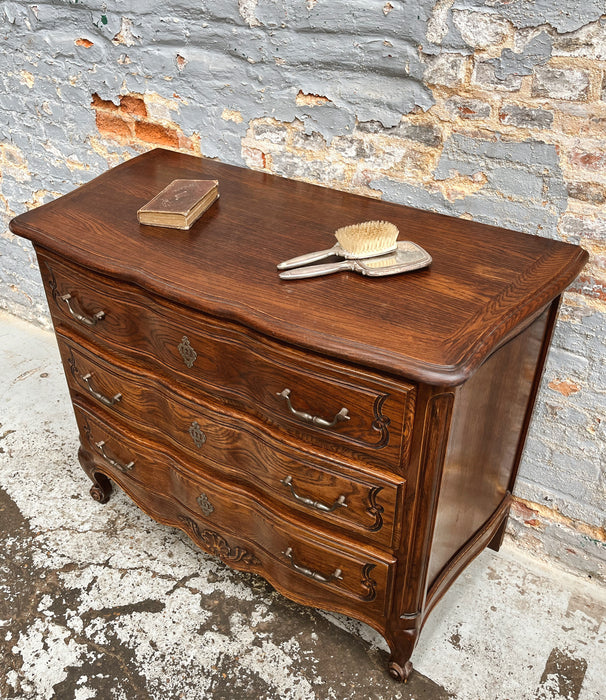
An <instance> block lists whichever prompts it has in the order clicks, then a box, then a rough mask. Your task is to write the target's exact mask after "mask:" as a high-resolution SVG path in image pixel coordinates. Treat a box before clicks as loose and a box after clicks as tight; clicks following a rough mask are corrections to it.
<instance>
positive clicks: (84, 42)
mask: <svg viewBox="0 0 606 700" xmlns="http://www.w3.org/2000/svg"><path fill="white" fill-rule="evenodd" d="M76 46H84V48H85V49H90V47H91V46H93V42H92V41H89V40H88V39H82V38H81V39H76Z"/></svg>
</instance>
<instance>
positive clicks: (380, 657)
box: [0, 314, 606, 700]
mask: <svg viewBox="0 0 606 700" xmlns="http://www.w3.org/2000/svg"><path fill="white" fill-rule="evenodd" d="M0 393H1V403H0V406H1V408H0V424H1V425H0V540H1V542H0V552H2V554H1V559H0V590H1V595H0V697H2V698H7V699H8V698H19V699H20V700H29V699H30V698H31V699H33V698H35V699H39V698H40V699H47V698H59V699H63V698H74V700H87V699H88V698H100V699H102V700H110V699H119V700H122V699H124V700H132V699H133V698H136V699H138V698H150V699H154V700H156V699H158V700H173V699H177V698H179V699H184V700H190V699H191V700H193V699H196V700H199V699H201V698H204V699H209V700H221V699H225V700H234V699H235V700H239V699H243V700H245V699H249V698H255V699H262V698H267V699H272V700H273V699H276V700H277V699H280V700H287V699H291V698H292V699H297V700H299V699H300V700H308V699H309V700H311V699H318V700H320V699H322V700H324V699H325V698H326V699H328V698H335V699H338V700H341V699H345V698H348V699H349V698H355V699H362V698H365V699H366V698H373V699H375V698H376V699H377V700H380V699H385V700H387V699H388V698H394V699H395V698H402V699H412V698H415V699H416V700H423V699H431V700H441V699H442V698H461V699H469V700H501V699H502V700H524V699H529V700H530V699H535V698H538V699H541V700H549V699H555V698H566V699H571V700H573V699H577V698H578V699H579V700H590V699H592V700H593V699H595V700H598V698H605V697H606V681H605V673H604V671H605V667H606V663H605V662H606V621H605V612H606V593H605V591H604V590H603V589H601V588H599V587H598V586H597V585H595V584H593V585H592V584H590V583H588V582H586V581H585V580H583V579H581V578H577V577H575V576H571V575H569V574H566V573H563V572H561V571H559V570H557V569H555V568H546V567H545V566H544V565H541V564H540V563H538V562H535V561H533V560H531V559H529V558H528V557H527V556H525V555H523V554H521V553H520V552H519V551H517V550H516V548H515V547H514V546H513V545H512V544H511V543H508V542H506V544H505V545H504V547H503V549H502V550H501V552H500V553H498V554H495V553H494V552H492V551H486V552H484V553H482V555H480V557H478V559H477V560H476V561H475V562H474V563H473V564H472V565H471V566H470V567H469V568H468V570H467V571H466V572H465V573H464V574H463V575H462V576H461V577H460V578H459V580H458V581H457V582H456V584H455V585H454V586H453V587H452V588H451V590H450V591H449V593H448V594H447V595H446V596H445V598H444V599H443V600H442V602H441V603H440V604H439V606H438V607H437V608H436V610H435V611H434V613H433V615H432V616H431V618H430V620H429V622H428V623H427V625H426V627H425V629H424V632H423V635H422V636H421V641H420V644H419V646H418V647H417V649H416V651H415V654H414V656H413V662H414V665H415V669H416V672H415V673H414V675H413V677H412V678H411V680H410V682H409V683H408V684H407V685H405V686H402V685H398V684H397V683H394V682H393V681H392V680H391V679H390V677H389V676H388V675H387V672H386V661H387V653H386V646H385V644H384V642H383V641H382V639H381V638H380V637H379V636H378V635H377V634H376V633H375V632H374V631H372V630H371V629H370V628H369V627H367V626H366V625H363V624H361V623H358V622H355V621H353V620H350V619H348V618H345V617H343V616H341V615H334V614H328V613H324V612H321V611H317V610H312V609H309V608H304V607H302V606H299V605H296V604H294V603H291V602H289V601H288V600H286V599H285V598H283V597H282V596H280V595H279V594H278V593H276V592H275V591H274V590H273V589H272V588H271V586H269V584H267V583H266V582H265V581H264V580H263V579H261V578H260V577H258V576H254V575H250V574H244V573H239V572H235V571H231V570H229V569H228V568H227V567H226V566H224V565H223V564H222V563H221V562H220V561H218V560H217V559H215V558H213V557H210V556H207V555H205V554H204V553H202V552H201V551H200V550H198V549H196V547H195V546H194V545H193V544H192V543H191V541H190V540H189V539H188V538H187V537H186V536H185V535H184V534H182V533H181V532H179V531H177V530H175V529H172V528H170V527H165V526H163V525H159V524H157V523H155V522H154V521H152V520H151V519H150V518H148V517H147V516H146V515H145V514H143V513H142V512H141V511H140V510H139V509H138V508H137V507H136V506H135V505H134V504H133V503H132V502H130V501H129V499H128V498H127V497H126V496H124V494H123V493H122V492H120V491H119V490H115V491H114V494H113V495H112V498H111V500H110V502H109V503H108V504H106V505H105V506H102V505H99V504H98V503H95V502H94V501H93V500H92V499H90V497H89V496H88V489H89V486H90V484H89V482H88V479H87V478H86V476H85V475H84V473H83V472H82V470H81V469H80V467H79V465H78V462H77V458H76V453H77V447H78V440H77V432H76V426H75V421H74V418H73V415H72V411H71V406H70V403H69V399H68V393H67V386H66V383H65V380H64V378H63V373H62V369H61V366H60V361H59V355H58V351H57V348H56V345H55V341H54V338H53V335H52V334H51V333H49V332H47V331H42V330H39V329H37V328H35V327H33V326H31V325H29V324H26V323H24V322H22V321H19V320H17V319H14V318H12V317H10V316H8V315H6V314H0Z"/></svg>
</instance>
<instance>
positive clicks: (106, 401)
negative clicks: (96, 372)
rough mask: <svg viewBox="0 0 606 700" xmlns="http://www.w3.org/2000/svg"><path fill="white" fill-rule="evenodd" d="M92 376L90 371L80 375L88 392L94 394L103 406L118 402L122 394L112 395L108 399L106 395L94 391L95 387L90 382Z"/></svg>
mask: <svg viewBox="0 0 606 700" xmlns="http://www.w3.org/2000/svg"><path fill="white" fill-rule="evenodd" d="M92 378H93V375H92V374H91V373H90V372H89V373H88V374H83V375H82V377H81V379H82V381H83V382H85V383H86V387H87V389H88V393H89V394H91V396H94V397H95V398H96V399H97V401H100V402H101V403H102V404H103V405H104V406H113V405H114V404H115V403H118V401H120V399H121V398H122V394H116V395H115V396H112V398H111V399H109V398H108V397H107V396H104V395H103V394H100V393H99V392H98V391H95V389H93V387H92V385H91V383H90V380H91V379H92Z"/></svg>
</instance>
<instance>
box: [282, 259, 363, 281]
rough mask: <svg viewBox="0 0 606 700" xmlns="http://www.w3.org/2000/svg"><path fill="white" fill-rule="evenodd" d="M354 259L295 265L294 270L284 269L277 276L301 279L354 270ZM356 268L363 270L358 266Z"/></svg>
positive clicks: (285, 278) (286, 278)
mask: <svg viewBox="0 0 606 700" xmlns="http://www.w3.org/2000/svg"><path fill="white" fill-rule="evenodd" d="M355 269H356V261H355V260H342V261H341V262H334V263H326V264H325V265H310V266H309V267H297V268H295V269H294V270H284V272H280V274H279V275H278V277H280V279H283V280H301V279H306V278H307V277H321V276H322V275H332V273H333V272H340V271H341V270H355ZM358 270H364V268H363V267H358Z"/></svg>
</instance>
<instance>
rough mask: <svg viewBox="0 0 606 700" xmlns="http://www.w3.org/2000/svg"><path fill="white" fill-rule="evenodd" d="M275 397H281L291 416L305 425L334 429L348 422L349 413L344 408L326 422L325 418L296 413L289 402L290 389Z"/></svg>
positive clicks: (301, 412) (302, 412)
mask: <svg viewBox="0 0 606 700" xmlns="http://www.w3.org/2000/svg"><path fill="white" fill-rule="evenodd" d="M277 396H281V397H282V398H283V399H284V400H285V401H286V405H287V406H288V410H289V411H290V412H291V413H292V414H293V416H296V417H297V418H299V419H301V420H302V421H305V422H306V423H311V424H312V425H319V426H320V427H321V428H334V426H335V425H336V424H337V423H338V422H339V421H342V420H349V418H350V416H349V411H348V410H347V409H346V408H342V409H341V410H340V411H339V412H338V413H337V414H336V415H335V417H334V418H333V419H332V420H331V421H328V420H326V419H325V418H320V416H312V415H311V413H305V411H296V410H295V409H294V408H293V405H292V403H291V402H290V389H284V391H281V392H279V393H278V394H277Z"/></svg>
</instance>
